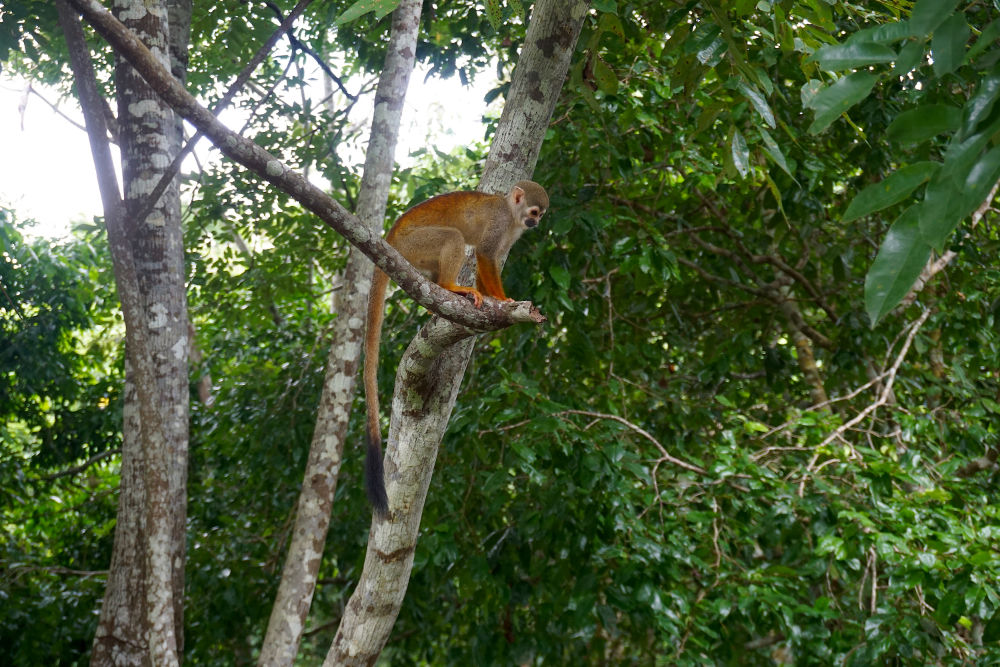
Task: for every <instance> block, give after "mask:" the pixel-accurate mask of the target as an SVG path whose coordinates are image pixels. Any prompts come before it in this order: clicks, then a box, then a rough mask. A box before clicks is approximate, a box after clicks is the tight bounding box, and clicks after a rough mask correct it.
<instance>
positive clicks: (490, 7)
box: [486, 0, 503, 32]
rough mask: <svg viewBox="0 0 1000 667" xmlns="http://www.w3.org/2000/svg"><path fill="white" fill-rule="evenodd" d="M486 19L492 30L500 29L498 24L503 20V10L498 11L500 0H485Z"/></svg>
mask: <svg viewBox="0 0 1000 667" xmlns="http://www.w3.org/2000/svg"><path fill="white" fill-rule="evenodd" d="M486 20H488V21H489V22H490V25H491V26H492V27H493V30H495V31H497V32H499V31H500V24H501V23H502V22H503V12H501V11H500V0H486Z"/></svg>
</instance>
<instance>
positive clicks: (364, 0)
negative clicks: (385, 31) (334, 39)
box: [333, 0, 399, 25]
mask: <svg viewBox="0 0 1000 667" xmlns="http://www.w3.org/2000/svg"><path fill="white" fill-rule="evenodd" d="M397 5H399V0H358V1H357V2H355V3H354V4H353V5H351V6H350V7H348V8H347V9H345V10H344V12H343V13H342V14H341V15H340V16H338V17H337V18H336V19H335V20H334V22H333V23H334V25H342V24H344V23H350V22H351V21H353V20H354V19H356V18H359V17H361V16H364V15H365V14H367V13H368V12H375V18H376V19H381V18H382V17H383V16H385V15H386V14H388V13H389V12H391V11H393V10H394V9H396V6H397Z"/></svg>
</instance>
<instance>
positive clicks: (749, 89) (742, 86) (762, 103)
mask: <svg viewBox="0 0 1000 667" xmlns="http://www.w3.org/2000/svg"><path fill="white" fill-rule="evenodd" d="M733 85H734V86H735V87H736V89H737V90H738V91H740V93H742V94H743V96H744V97H746V98H747V99H748V100H750V104H752V105H753V108H754V109H756V110H757V113H759V114H760V116H761V118H763V119H764V122H765V123H767V126H768V127H771V128H773V127H774V126H775V123H774V113H773V112H772V111H771V107H770V106H768V104H767V100H765V99H764V96H763V95H761V94H760V91H758V90H757V89H756V88H754V87H753V86H750V85H749V84H747V82H746V81H743V80H742V79H736V80H735V82H734V84H733Z"/></svg>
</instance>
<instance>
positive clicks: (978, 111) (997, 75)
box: [962, 65, 1000, 136]
mask: <svg viewBox="0 0 1000 667" xmlns="http://www.w3.org/2000/svg"><path fill="white" fill-rule="evenodd" d="M998 95H1000V65H998V66H997V67H994V68H993V70H992V71H991V72H990V73H989V74H987V75H985V76H984V77H983V78H982V80H981V81H980V82H979V85H978V86H976V92H975V94H974V95H973V96H972V99H970V100H969V101H968V102H966V104H965V118H964V120H963V121H962V134H963V136H968V135H970V134H972V133H973V132H975V131H976V129H977V128H978V125H979V123H981V122H982V121H983V120H984V119H986V118H987V117H989V115H990V113H991V112H992V111H993V105H994V104H995V103H996V101H997V96H998Z"/></svg>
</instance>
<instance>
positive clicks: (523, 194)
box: [507, 181, 549, 229]
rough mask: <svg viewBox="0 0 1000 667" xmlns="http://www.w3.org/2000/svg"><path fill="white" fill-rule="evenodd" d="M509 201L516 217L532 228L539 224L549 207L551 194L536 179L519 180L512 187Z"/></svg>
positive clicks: (508, 197) (508, 196)
mask: <svg viewBox="0 0 1000 667" xmlns="http://www.w3.org/2000/svg"><path fill="white" fill-rule="evenodd" d="M507 202H508V203H509V204H510V210H511V212H512V213H513V214H514V219H515V220H520V221H521V224H523V225H524V226H525V227H527V228H529V229H531V228H532V227H537V226H538V221H539V220H541V219H542V215H544V214H545V211H546V210H547V209H548V208H549V195H548V194H546V192H545V188H543V187H542V186H540V185H539V184H538V183H535V182H534V181H518V182H517V183H515V184H514V187H512V188H511V189H510V193H508V195H507Z"/></svg>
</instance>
